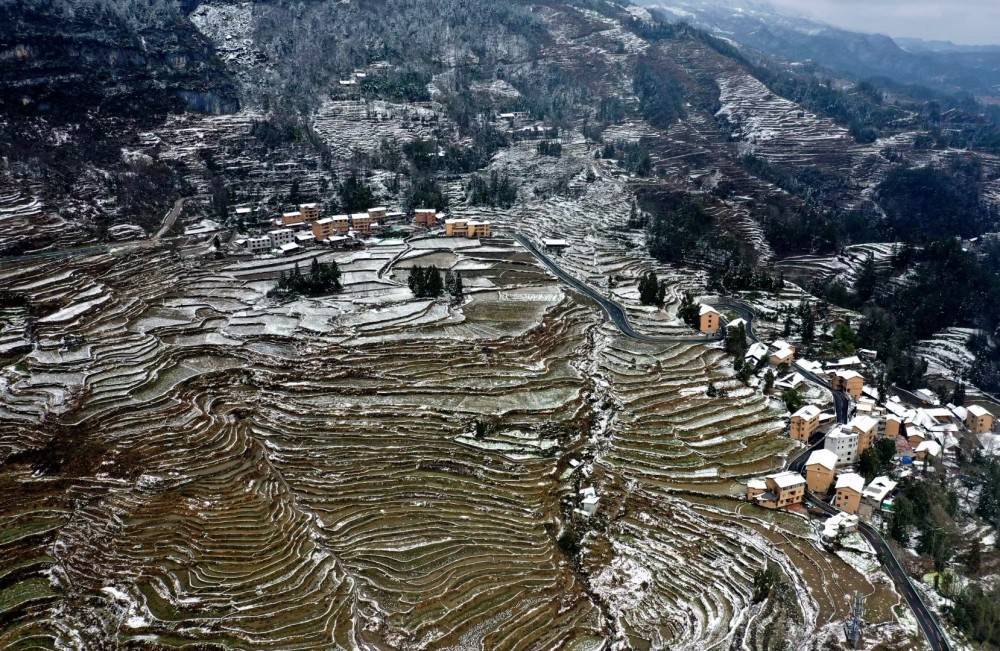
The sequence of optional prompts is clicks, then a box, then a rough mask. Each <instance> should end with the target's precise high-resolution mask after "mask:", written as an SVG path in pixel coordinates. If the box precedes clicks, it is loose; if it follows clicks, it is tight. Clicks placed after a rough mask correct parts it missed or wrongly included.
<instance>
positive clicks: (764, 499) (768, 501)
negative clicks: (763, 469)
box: [756, 470, 806, 509]
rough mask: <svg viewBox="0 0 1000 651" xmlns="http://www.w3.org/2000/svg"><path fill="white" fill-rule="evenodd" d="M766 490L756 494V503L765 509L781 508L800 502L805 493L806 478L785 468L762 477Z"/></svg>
mask: <svg viewBox="0 0 1000 651" xmlns="http://www.w3.org/2000/svg"><path fill="white" fill-rule="evenodd" d="M764 482H765V483H766V484H767V490H766V491H765V492H764V493H762V494H760V495H758V496H757V498H756V499H757V503H758V504H760V505H761V506H763V507H764V508H766V509H781V508H785V507H787V506H791V505H793V504H801V503H802V499H803V498H804V497H805V494H806V480H805V479H804V478H803V477H802V475H800V474H799V473H797V472H793V471H791V470H786V471H785V472H779V473H776V474H774V475H768V476H767V477H765V478H764Z"/></svg>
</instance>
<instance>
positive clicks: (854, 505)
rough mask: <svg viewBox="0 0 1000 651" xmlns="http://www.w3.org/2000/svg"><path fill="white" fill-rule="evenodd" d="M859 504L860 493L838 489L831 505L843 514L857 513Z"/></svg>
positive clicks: (847, 489)
mask: <svg viewBox="0 0 1000 651" xmlns="http://www.w3.org/2000/svg"><path fill="white" fill-rule="evenodd" d="M860 504H861V493H859V492H857V491H855V490H852V489H850V488H839V489H837V494H836V495H835V496H834V498H833V505H834V506H835V507H837V508H838V509H840V510H841V511H844V512H845V513H857V512H858V506H859V505H860Z"/></svg>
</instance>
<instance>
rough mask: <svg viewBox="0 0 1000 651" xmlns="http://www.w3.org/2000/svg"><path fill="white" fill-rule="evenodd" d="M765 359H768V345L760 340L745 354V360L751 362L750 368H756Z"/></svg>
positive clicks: (746, 362)
mask: <svg viewBox="0 0 1000 651" xmlns="http://www.w3.org/2000/svg"><path fill="white" fill-rule="evenodd" d="M763 359H767V345H766V344H762V343H760V342H759V341H758V342H757V343H755V344H753V345H751V346H750V347H749V348H747V352H746V355H744V356H743V362H744V363H745V364H749V365H750V368H756V367H757V365H758V364H760V362H761V360H763Z"/></svg>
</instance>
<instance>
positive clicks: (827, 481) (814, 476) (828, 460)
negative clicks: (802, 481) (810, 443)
mask: <svg viewBox="0 0 1000 651" xmlns="http://www.w3.org/2000/svg"><path fill="white" fill-rule="evenodd" d="M836 469H837V455H836V454H834V453H833V452H830V451H829V450H816V451H815V452H813V453H812V454H810V455H809V459H808V460H807V461H806V485H808V486H809V490H811V491H812V492H814V493H819V494H821V495H822V494H825V493H826V492H827V491H828V490H830V485H831V484H832V483H833V478H834V475H835V474H836Z"/></svg>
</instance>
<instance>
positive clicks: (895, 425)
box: [883, 416, 903, 439]
mask: <svg viewBox="0 0 1000 651" xmlns="http://www.w3.org/2000/svg"><path fill="white" fill-rule="evenodd" d="M902 423H903V420H902V419H901V418H900V417H899V416H886V417H885V431H884V433H883V435H884V436H885V437H886V438H891V439H894V438H896V437H897V436H899V432H900V431H901V427H900V426H901V425H902Z"/></svg>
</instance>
